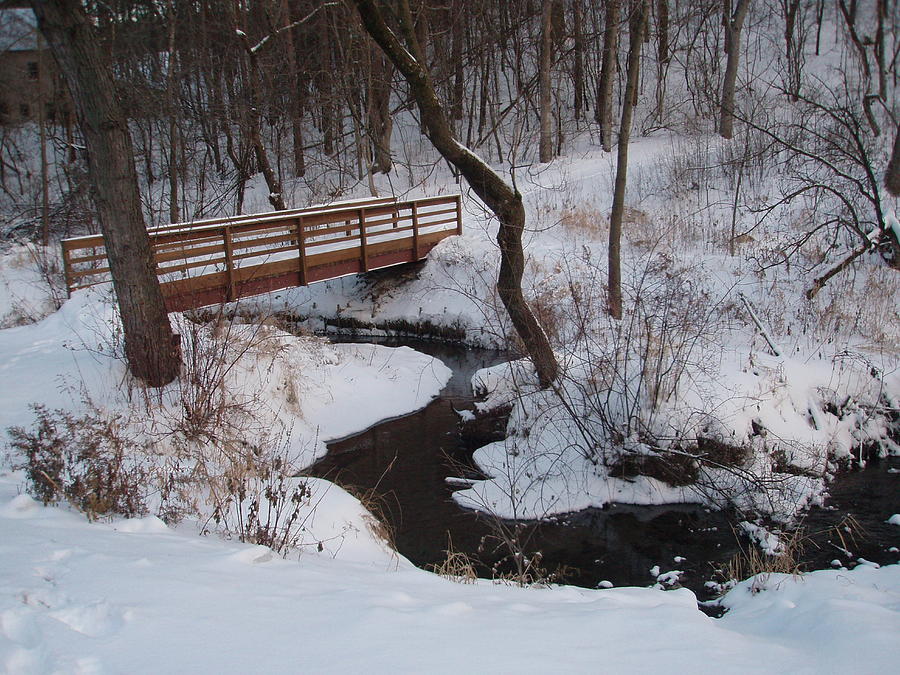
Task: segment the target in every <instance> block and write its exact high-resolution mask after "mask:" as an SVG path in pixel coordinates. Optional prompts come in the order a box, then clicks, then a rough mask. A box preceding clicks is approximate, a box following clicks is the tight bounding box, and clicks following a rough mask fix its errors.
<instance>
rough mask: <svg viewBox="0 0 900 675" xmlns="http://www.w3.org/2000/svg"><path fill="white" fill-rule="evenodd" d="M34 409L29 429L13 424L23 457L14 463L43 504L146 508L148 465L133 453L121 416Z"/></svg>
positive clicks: (94, 509) (125, 511)
mask: <svg viewBox="0 0 900 675" xmlns="http://www.w3.org/2000/svg"><path fill="white" fill-rule="evenodd" d="M32 409H33V410H34V412H35V416H36V420H35V423H34V426H33V427H32V429H31V430H28V429H25V428H23V427H12V428H10V429H9V436H10V439H11V445H12V447H13V448H15V449H16V450H19V451H20V452H21V453H22V455H23V457H24V462H23V463H22V464H19V465H17V466H16V468H20V469H24V471H25V474H26V477H27V480H28V491H29V493H30V494H32V495H33V496H34V497H35V498H36V499H39V500H41V501H42V502H43V503H44V504H55V503H58V502H60V501H62V500H66V501H68V502H69V503H70V504H72V505H73V506H74V507H75V508H77V509H78V510H80V511H81V512H83V513H85V514H86V515H87V517H88V518H90V519H95V518H98V517H100V516H106V515H114V514H115V515H122V516H126V517H133V516H138V515H143V514H145V513H146V512H147V507H146V493H145V485H146V478H147V474H148V471H147V467H146V466H145V465H144V463H143V462H141V461H139V460H136V459H135V458H134V457H132V456H129V454H130V453H128V452H127V451H128V449H129V447H130V446H132V445H133V441H132V439H129V438H127V437H126V436H125V435H124V432H123V427H122V425H121V424H120V418H119V416H117V415H114V416H111V417H105V416H103V415H101V414H100V413H99V412H98V411H97V410H92V411H90V412H88V413H86V414H84V415H81V416H75V415H73V414H72V413H70V412H67V411H65V410H55V411H53V412H50V411H49V410H47V408H46V407H44V406H42V405H33V406H32Z"/></svg>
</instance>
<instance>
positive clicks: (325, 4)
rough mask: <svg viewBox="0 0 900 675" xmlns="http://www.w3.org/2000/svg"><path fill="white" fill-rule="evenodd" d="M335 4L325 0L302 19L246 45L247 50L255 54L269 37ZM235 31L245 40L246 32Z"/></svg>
mask: <svg viewBox="0 0 900 675" xmlns="http://www.w3.org/2000/svg"><path fill="white" fill-rule="evenodd" d="M337 4H338V3H337V2H326V3H324V4H321V5H319V6H318V7H316V8H315V9H314V10H313V11H311V12H310V13H309V14H307V15H306V16H304V17H303V18H302V19H297V20H296V21H292V22H291V23H289V24H287V25H286V26H282V27H281V28H279V29H278V30H276V31H274V32H273V33H269V34H268V35H266V36H265V37H264V38H263V39H262V40H260V41H259V42H257V43H256V44H255V45H253V46H252V47H247V51H248V52H250V53H251V54H254V55H255V54H257V53H258V52H259V50H261V49H262V48H263V47H264V46H265V45H266V43H267V42H268V41H269V40H270V39H271V38H273V37H277V36H278V35H281V34H282V33H283V32H285V31H286V30H290V29H291V28H296V27H297V26H300V25H302V24H304V23H306V22H307V21H309V20H310V19H312V18H313V17H314V16H315V15H316V14H318V13H319V10H322V9H325V8H326V7H333V6H334V5H337ZM236 32H237V35H238V37H239V38H241V39H242V40H245V41H246V39H247V34H246V33H244V31H242V30H240V29H236Z"/></svg>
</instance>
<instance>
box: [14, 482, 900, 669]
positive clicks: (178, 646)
mask: <svg viewBox="0 0 900 675" xmlns="http://www.w3.org/2000/svg"><path fill="white" fill-rule="evenodd" d="M19 480H20V478H19V477H18V476H16V475H13V474H6V475H4V476H3V477H2V478H0V579H2V585H0V664H2V667H3V669H4V670H5V672H8V673H10V674H11V675H15V674H19V673H28V674H34V673H53V672H73V673H74V672H110V673H112V672H131V673H151V672H186V671H190V670H197V669H200V668H202V669H203V670H204V671H208V672H216V673H240V672H251V671H252V672H271V673H278V672H297V670H298V669H300V670H303V671H305V672H324V671H327V672H348V673H349V672H359V671H361V670H365V671H366V672H422V671H423V670H427V671H429V672H446V673H453V672H459V671H460V670H464V669H472V668H477V669H478V670H491V671H516V672H546V671H547V670H548V669H553V670H557V671H560V672H595V671H596V669H597V667H598V664H602V667H603V669H604V670H605V671H607V672H617V673H640V672H662V671H666V672H688V671H695V672H697V671H700V670H704V669H706V668H708V667H709V665H710V663H715V664H716V669H717V670H720V671H721V672H724V673H746V672H772V671H778V672H786V671H790V672H838V671H841V670H846V671H847V672H857V673H876V672H889V671H890V670H892V666H893V664H894V663H896V660H897V658H898V657H900V645H898V643H897V640H896V636H897V634H898V630H900V568H898V567H897V566H889V567H885V568H882V569H880V570H875V569H872V568H859V569H856V570H854V571H852V572H816V573H814V574H810V575H807V576H806V577H804V578H803V579H802V580H801V579H794V578H791V577H780V576H775V575H773V576H772V577H770V578H769V579H768V580H767V582H766V584H765V590H763V591H760V592H756V593H751V591H750V590H749V588H750V586H749V585H748V584H747V583H744V584H740V585H739V586H737V587H736V588H735V589H734V590H732V591H731V592H730V593H729V594H728V595H727V596H726V597H725V600H724V602H725V603H726V604H727V605H728V606H729V607H730V611H729V612H728V614H726V615H725V617H724V618H722V619H718V620H716V619H711V618H709V617H707V616H706V615H704V614H702V613H701V612H700V611H699V610H698V609H697V605H696V599H695V598H694V596H693V594H692V593H690V591H687V590H684V589H680V590H675V591H661V590H654V589H640V588H619V589H603V590H586V589H578V588H565V587H562V588H553V589H551V590H530V589H521V588H516V587H512V586H505V585H496V584H492V583H490V582H478V583H476V584H474V585H461V584H454V583H452V582H450V581H447V580H444V579H442V578H440V577H437V576H435V575H433V574H430V573H428V572H424V571H422V570H418V569H416V568H414V567H413V566H412V565H410V564H409V563H408V562H406V561H405V560H404V559H403V558H400V557H398V556H395V555H390V554H388V553H387V552H385V551H384V549H383V548H381V547H380V546H379V545H378V544H377V543H376V542H374V541H373V540H372V538H371V536H370V535H368V534H367V531H366V530H365V526H364V518H365V516H364V511H363V510H362V508H361V507H360V506H359V504H358V502H356V500H355V499H353V498H351V497H349V496H348V495H346V494H345V493H343V492H342V491H340V490H339V489H338V488H336V487H334V486H332V487H330V488H328V495H329V496H328V500H330V501H329V502H328V503H327V505H323V506H322V507H321V510H322V511H323V512H324V511H327V512H329V513H332V514H335V515H337V514H340V518H339V519H342V520H343V522H344V523H346V524H348V525H350V526H351V527H352V528H354V529H351V530H350V533H349V534H348V535H347V536H346V538H345V541H344V543H343V545H342V546H340V547H336V548H335V549H334V550H329V551H325V552H322V553H318V552H316V550H315V549H314V548H313V549H310V550H308V551H307V550H304V551H303V552H302V553H301V555H300V558H299V561H298V560H297V559H296V556H291V557H290V558H288V559H281V558H279V557H278V556H274V555H272V554H271V552H270V551H268V550H267V549H265V548H263V547H259V546H250V545H245V544H239V543H236V542H226V541H221V540H219V539H216V538H215V537H197V536H196V534H194V533H192V532H184V531H182V530H181V528H179V529H176V530H172V529H169V528H167V527H165V525H163V524H162V523H161V521H159V520H157V519H154V518H143V519H139V520H114V521H112V522H109V523H93V524H91V523H88V522H86V521H85V520H84V518H83V517H81V516H80V515H78V514H75V513H72V512H70V511H68V510H66V509H60V508H45V507H43V506H41V505H40V504H37V503H35V502H34V501H33V500H32V499H31V498H30V497H27V496H25V495H21V494H18V495H17V494H16V493H17V490H18V486H19ZM328 520H329V522H328V523H322V526H323V528H324V530H323V532H322V533H321V536H325V532H324V531H325V530H329V528H331V522H330V521H331V520H332V519H328ZM317 525H318V523H317ZM398 639H399V642H398ZM648 639H652V649H648V648H647V647H648V642H647V641H648ZM548 640H549V641H551V642H552V648H551V646H550V645H548Z"/></svg>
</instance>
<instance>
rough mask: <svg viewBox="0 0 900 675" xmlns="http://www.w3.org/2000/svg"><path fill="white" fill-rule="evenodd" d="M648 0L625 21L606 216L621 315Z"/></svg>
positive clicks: (614, 302) (613, 308) (614, 307)
mask: <svg viewBox="0 0 900 675" xmlns="http://www.w3.org/2000/svg"><path fill="white" fill-rule="evenodd" d="M649 10H650V6H649V0H639V1H638V2H635V3H633V5H632V7H631V16H630V17H629V21H628V70H627V73H626V77H625V94H624V96H623V97H622V120H621V122H620V124H619V149H618V156H617V158H616V183H615V192H614V193H613V205H612V213H611V214H610V216H609V288H608V305H609V314H610V316H612V317H613V318H614V319H621V318H622V262H621V241H622V216H623V214H624V211H625V185H626V180H627V176H628V143H629V141H630V139H631V119H632V116H633V114H634V96H635V93H636V92H637V88H638V77H639V74H640V68H641V44H642V42H643V36H644V31H645V30H646V26H647V14H648V13H649Z"/></svg>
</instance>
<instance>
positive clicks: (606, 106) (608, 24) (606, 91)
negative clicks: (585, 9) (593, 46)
mask: <svg viewBox="0 0 900 675" xmlns="http://www.w3.org/2000/svg"><path fill="white" fill-rule="evenodd" d="M621 6H622V2H621V0H606V3H605V4H604V8H605V10H606V16H605V18H604V28H603V58H602V60H601V62H600V82H599V83H598V84H597V108H596V110H595V111H594V119H595V120H596V121H597V124H599V125H600V142H601V143H602V145H603V149H604V150H605V151H606V152H610V151H611V150H612V134H613V131H612V127H613V114H612V109H613V82H615V80H616V53H617V52H618V50H619V12H620V9H621Z"/></svg>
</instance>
